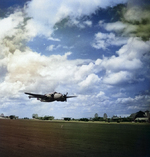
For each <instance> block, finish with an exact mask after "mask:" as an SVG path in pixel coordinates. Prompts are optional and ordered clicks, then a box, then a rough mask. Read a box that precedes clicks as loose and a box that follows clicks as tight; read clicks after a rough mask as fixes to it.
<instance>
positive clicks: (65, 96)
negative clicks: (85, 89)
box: [64, 92, 77, 101]
mask: <svg viewBox="0 0 150 157" xmlns="http://www.w3.org/2000/svg"><path fill="white" fill-rule="evenodd" d="M67 95H68V92H67V93H66V94H64V98H65V101H67V98H73V97H77V96H67Z"/></svg>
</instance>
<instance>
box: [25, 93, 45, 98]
mask: <svg viewBox="0 0 150 157" xmlns="http://www.w3.org/2000/svg"><path fill="white" fill-rule="evenodd" d="M25 94H28V95H31V96H33V97H35V98H47V96H46V95H41V94H33V93H25Z"/></svg>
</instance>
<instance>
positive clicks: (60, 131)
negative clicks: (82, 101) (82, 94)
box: [0, 119, 150, 157]
mask: <svg viewBox="0 0 150 157" xmlns="http://www.w3.org/2000/svg"><path fill="white" fill-rule="evenodd" d="M10 156H13V157H51V156H52V157H57V156H60V157H62V156H64V157H67V156H69V157H79V156H81V157H86V156H87V157H100V156H101V157H107V156H109V157H130V156H132V157H150V124H132V123H129V124H127V123H120V124H117V123H110V124H109V123H106V124H105V123H95V122H91V123H89V122H87V123H80V122H63V121H62V122H57V121H36V120H8V119H0V157H10Z"/></svg>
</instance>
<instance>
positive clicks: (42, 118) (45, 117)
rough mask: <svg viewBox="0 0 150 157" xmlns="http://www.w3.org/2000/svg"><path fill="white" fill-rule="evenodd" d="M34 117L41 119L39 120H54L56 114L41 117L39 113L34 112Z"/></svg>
mask: <svg viewBox="0 0 150 157" xmlns="http://www.w3.org/2000/svg"><path fill="white" fill-rule="evenodd" d="M32 118H33V119H39V120H53V119H54V116H44V117H39V116H38V114H33V115H32Z"/></svg>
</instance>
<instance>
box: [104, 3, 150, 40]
mask: <svg viewBox="0 0 150 157" xmlns="http://www.w3.org/2000/svg"><path fill="white" fill-rule="evenodd" d="M103 26H104V27H105V29H106V30H107V31H115V32H116V33H119V34H122V35H123V36H130V37H131V36H132V37H141V38H142V40H144V41H148V40H149V39H150V35H149V33H147V32H149V31H150V3H149V2H148V1H145V0H143V1H142V2H140V1H135V0H131V1H129V2H128V5H127V7H126V8H125V7H124V8H123V9H122V18H121V21H117V22H113V23H107V24H103Z"/></svg>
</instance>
